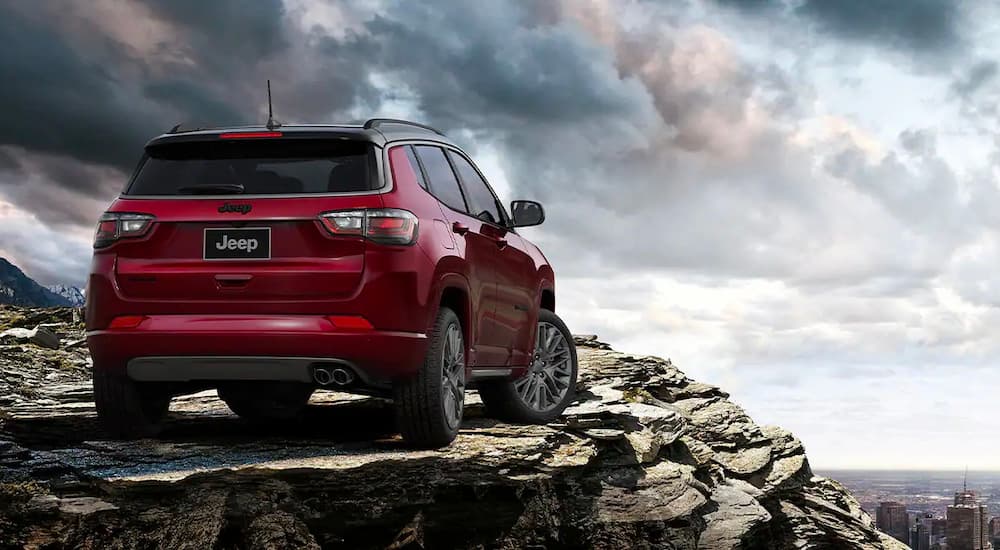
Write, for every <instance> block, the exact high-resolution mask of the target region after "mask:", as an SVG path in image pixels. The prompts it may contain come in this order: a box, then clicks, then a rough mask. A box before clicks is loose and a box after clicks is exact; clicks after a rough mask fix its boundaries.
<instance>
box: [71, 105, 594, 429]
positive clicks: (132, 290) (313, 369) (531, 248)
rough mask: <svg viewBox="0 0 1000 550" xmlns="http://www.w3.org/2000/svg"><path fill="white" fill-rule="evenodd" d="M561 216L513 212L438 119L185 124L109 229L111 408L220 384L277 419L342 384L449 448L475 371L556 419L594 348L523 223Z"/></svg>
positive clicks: (533, 414) (234, 405)
mask: <svg viewBox="0 0 1000 550" xmlns="http://www.w3.org/2000/svg"><path fill="white" fill-rule="evenodd" d="M544 217H545V215H544V212H543V210H542V207H541V205H540V204H538V203H536V202H532V201H514V202H513V203H511V208H510V214H508V212H507V211H506V210H505V209H504V207H503V206H502V205H501V203H500V202H499V201H498V200H497V197H496V194H495V193H494V192H493V190H492V189H491V188H490V186H489V185H488V184H487V182H486V180H485V178H484V177H483V175H482V173H481V172H480V171H479V170H478V169H477V168H476V166H475V164H473V162H472V161H471V160H470V159H469V157H468V155H466V154H465V153H464V152H463V151H462V150H461V149H460V148H458V147H457V146H456V145H455V144H454V143H452V142H451V141H450V140H449V139H448V138H447V137H445V136H444V135H443V134H441V133H440V132H438V131H437V130H434V129H433V128H430V127H427V126H424V125H421V124H416V123H412V122H406V121H400V120H392V119H372V120H369V121H367V122H366V123H365V124H363V125H360V126H351V125H296V126H287V125H286V126H283V127H278V128H274V127H271V126H270V125H269V127H238V128H225V129H210V130H209V129H198V130H192V131H181V130H179V129H177V128H175V129H174V130H172V131H171V132H169V133H167V134H164V135H161V136H159V137H156V138H154V139H153V140H151V141H150V142H149V143H147V144H146V147H145V152H144V154H143V156H142V159H141V161H140V162H139V166H138V168H137V169H136V170H135V173H134V174H133V176H132V177H131V179H130V180H129V182H128V184H127V186H126V187H125V190H124V191H123V192H122V194H121V195H120V196H119V197H118V198H117V199H116V200H115V201H114V202H113V203H112V204H111V207H110V208H109V209H108V211H107V212H106V213H105V214H104V215H102V216H101V218H100V220H99V222H98V224H97V231H96V234H95V237H94V257H93V262H92V266H91V271H90V275H89V279H88V283H87V284H88V292H87V305H86V320H87V342H88V344H89V346H90V350H91V354H92V356H93V360H94V399H95V402H96V405H97V412H98V415H99V417H100V419H101V421H102V423H103V424H104V426H105V427H106V428H107V430H108V431H109V432H110V433H112V434H114V435H115V436H116V437H125V438H130V437H146V436H152V435H155V434H156V433H157V432H158V431H159V429H160V426H161V423H162V420H163V418H164V416H165V415H166V413H167V410H168V407H169V404H170V399H171V398H172V397H173V396H176V395H181V394H185V393H192V392H197V391H202V390H205V389H210V388H215V389H216V390H217V391H218V394H219V397H220V398H221V399H222V400H223V401H225V403H226V404H227V405H228V406H229V408H230V409H232V411H233V412H235V413H236V414H238V415H240V416H241V417H243V418H246V419H248V420H251V421H266V422H273V421H276V420H282V419H291V418H294V417H295V416H296V415H297V414H298V413H299V412H300V411H302V409H303V408H304V407H305V406H306V404H307V402H308V401H309V398H310V396H311V395H312V393H313V392H314V391H315V390H316V389H321V388H322V389H333V390H338V391H346V392H354V393H364V394H370V395H378V396H384V397H390V398H392V399H393V400H394V401H395V406H396V411H397V413H396V419H397V422H398V427H399V430H400V432H401V433H402V436H403V438H404V440H405V441H406V442H408V443H409V444H411V445H414V446H419V447H437V446H443V445H447V444H449V443H450V442H451V441H452V440H453V439H454V438H455V436H456V434H457V433H458V429H459V425H460V424H461V421H462V413H463V406H464V402H465V390H466V388H467V387H475V388H477V389H478V390H479V392H480V395H481V396H482V399H483V402H484V403H485V405H486V407H487V411H488V412H490V413H491V414H493V415H495V416H497V417H499V418H502V419H506V420H511V421H517V422H531V423H541V422H548V421H551V420H552V419H554V418H556V417H557V416H558V415H559V414H560V413H561V412H562V410H563V409H564V408H565V407H566V405H567V404H568V403H569V401H570V400H571V399H572V397H573V390H574V387H575V385H576V376H577V362H576V349H575V347H574V345H573V339H572V337H571V336H570V333H569V331H568V330H567V328H566V325H565V324H563V322H562V321H561V320H560V319H559V317H557V316H556V314H555V303H556V302H555V287H554V277H553V272H552V268H551V267H550V266H549V264H548V262H547V261H546V259H545V256H543V255H542V253H541V252H540V251H539V250H538V248H537V247H536V246H535V245H533V244H531V243H530V242H528V241H527V240H526V239H525V238H523V237H522V236H521V235H520V234H518V232H517V228H518V227H524V226H531V225H537V224H539V223H542V221H543V220H544Z"/></svg>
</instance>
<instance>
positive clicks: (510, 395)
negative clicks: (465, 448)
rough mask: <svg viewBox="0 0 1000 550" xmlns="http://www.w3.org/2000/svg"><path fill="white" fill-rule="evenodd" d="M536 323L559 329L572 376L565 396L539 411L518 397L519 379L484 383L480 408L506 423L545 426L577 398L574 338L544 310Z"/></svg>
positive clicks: (529, 373) (480, 388)
mask: <svg viewBox="0 0 1000 550" xmlns="http://www.w3.org/2000/svg"><path fill="white" fill-rule="evenodd" d="M538 323H539V325H541V324H542V323H548V324H549V325H551V326H554V327H555V328H556V329H558V331H559V333H561V334H562V337H563V338H564V341H565V343H566V344H567V346H568V351H569V366H570V368H571V372H570V375H569V380H568V388H567V389H566V393H565V395H564V396H563V397H562V398H561V400H558V401H557V402H556V403H555V404H554V405H553V406H552V408H550V409H548V410H544V411H540V410H535V409H533V408H531V407H530V406H528V405H527V404H526V403H525V402H524V400H523V399H522V398H521V396H520V394H519V393H518V390H517V386H516V385H517V384H518V381H519V380H522V379H515V380H503V381H499V380H498V381H491V382H483V383H482V384H480V386H479V396H480V397H481V398H482V400H483V405H485V406H486V414H488V415H490V416H492V417H494V418H499V419H501V420H506V421H509V422H519V423H523V424H546V423H549V422H552V421H553V420H555V419H556V418H558V417H559V415H561V414H562V412H563V411H564V410H565V409H566V406H567V405H569V404H570V403H572V402H573V398H574V397H575V394H576V377H577V371H578V365H577V360H576V346H575V345H574V344H573V335H572V334H570V332H569V329H568V328H566V323H563V321H562V319H560V318H559V316H557V315H556V314H555V313H553V312H551V311H549V310H546V309H543V310H540V311H539V312H538ZM536 353H537V343H536ZM534 355H535V354H533V357H534ZM531 375H532V373H531V372H530V371H529V372H528V373H527V374H525V376H531Z"/></svg>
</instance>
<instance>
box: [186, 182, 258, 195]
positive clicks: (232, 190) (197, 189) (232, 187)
mask: <svg viewBox="0 0 1000 550" xmlns="http://www.w3.org/2000/svg"><path fill="white" fill-rule="evenodd" d="M243 189H244V188H243V185H242V184H239V183H217V184H209V185H187V186H184V187H181V188H179V189H178V190H177V193H179V194H181V195H216V194H233V195H238V194H240V193H243Z"/></svg>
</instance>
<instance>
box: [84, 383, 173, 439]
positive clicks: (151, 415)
mask: <svg viewBox="0 0 1000 550" xmlns="http://www.w3.org/2000/svg"><path fill="white" fill-rule="evenodd" d="M170 398H171V394H170V391H169V388H168V387H166V386H164V385H162V384H157V383H155V382H136V381H134V380H132V379H131V378H128V377H127V376H121V375H114V374H107V373H104V372H101V371H98V370H95V371H94V405H95V406H96V407H97V417H98V419H100V421H101V425H102V426H103V427H104V429H105V430H106V431H107V432H108V433H109V434H111V435H112V436H113V437H116V438H121V439H137V438H141V437H152V436H155V435H157V434H158V433H160V431H161V430H162V429H163V418H164V417H165V416H166V415H167V411H168V410H169V409H170Z"/></svg>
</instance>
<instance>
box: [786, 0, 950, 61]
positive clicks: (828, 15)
mask: <svg viewBox="0 0 1000 550" xmlns="http://www.w3.org/2000/svg"><path fill="white" fill-rule="evenodd" d="M959 4H960V3H959V2H953V1H952V0H838V1H836V2H830V1H828V0H807V1H806V2H805V3H804V4H802V6H801V7H799V8H798V9H797V11H798V12H799V13H800V14H802V15H806V16H808V17H810V18H812V19H813V20H814V21H815V22H816V24H817V25H818V26H819V27H820V28H822V29H825V30H829V31H832V32H834V33H837V34H839V35H841V36H845V37H850V38H857V39H862V40H874V41H876V42H884V43H887V44H890V45H893V46H898V47H902V48H907V49H912V50H916V51H923V52H932V53H933V52H940V51H942V50H950V49H952V48H954V47H955V46H957V45H958V44H959V43H960V42H961V41H962V36H961V33H960V31H959V29H960V28H961V17H960V9H961V6H960V5H959Z"/></svg>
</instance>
